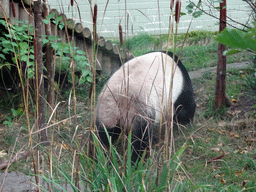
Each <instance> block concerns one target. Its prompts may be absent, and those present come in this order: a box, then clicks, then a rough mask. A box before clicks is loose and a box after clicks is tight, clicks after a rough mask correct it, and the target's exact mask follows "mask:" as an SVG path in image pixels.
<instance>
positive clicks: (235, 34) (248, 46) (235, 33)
mask: <svg viewBox="0 0 256 192" xmlns="http://www.w3.org/2000/svg"><path fill="white" fill-rule="evenodd" d="M216 40H217V41H218V42H219V43H222V44H224V45H227V46H231V47H232V48H231V49H229V50H227V51H225V52H224V54H225V55H232V54H235V53H239V52H241V51H251V52H253V53H254V54H256V25H254V27H253V28H251V29H250V30H248V31H247V32H244V31H240V30H238V29H228V28H225V29H224V30H223V31H222V32H221V33H220V34H219V35H218V36H217V37H216ZM253 70H254V72H253V73H252V74H251V75H249V76H247V77H246V82H247V84H248V86H249V87H251V88H252V89H253V90H256V65H255V64H254V66H253Z"/></svg>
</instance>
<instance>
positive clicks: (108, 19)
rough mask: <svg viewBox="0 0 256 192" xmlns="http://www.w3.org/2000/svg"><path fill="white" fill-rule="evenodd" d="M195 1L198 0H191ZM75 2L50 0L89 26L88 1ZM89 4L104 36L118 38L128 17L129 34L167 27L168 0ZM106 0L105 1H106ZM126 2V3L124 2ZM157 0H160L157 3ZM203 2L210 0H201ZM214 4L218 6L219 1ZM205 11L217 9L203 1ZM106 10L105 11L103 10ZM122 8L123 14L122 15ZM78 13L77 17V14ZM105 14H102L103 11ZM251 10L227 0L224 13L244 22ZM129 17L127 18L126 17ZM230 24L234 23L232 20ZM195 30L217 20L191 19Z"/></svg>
mask: <svg viewBox="0 0 256 192" xmlns="http://www.w3.org/2000/svg"><path fill="white" fill-rule="evenodd" d="M192 1H193V2H195V3H197V2H198V0H192ZM77 2H78V4H77V5H76V6H74V7H73V8H72V7H71V6H70V0H50V1H49V4H50V7H51V9H57V10H59V11H61V12H64V13H65V14H66V15H67V17H68V18H73V19H74V20H75V21H77V22H82V23H83V26H85V27H89V28H90V29H92V27H91V25H92V21H91V11H90V9H91V8H90V4H89V0H88V1H86V0H85V1H81V0H80V1H79V0H78V1H77ZM91 2H92V6H94V4H95V3H97V5H98V20H97V21H98V26H97V28H98V33H99V34H100V35H101V36H104V37H117V36H118V25H119V23H121V25H122V27H123V30H124V29H126V28H127V27H126V26H125V23H127V22H125V19H126V20H128V34H129V35H136V34H138V33H143V32H148V33H151V34H160V33H161V34H166V33H168V28H169V15H170V0H126V1H125V0H109V1H108V0H98V1H97V0H91ZM107 2H108V4H107ZM125 2H126V4H125ZM158 2H160V3H159V4H158ZM188 2H189V1H188V0H183V1H182V12H184V13H187V10H186V6H187V5H188ZM202 2H210V1H206V0H203V1H202ZM214 6H216V7H218V6H219V3H215V4H214ZM203 8H204V10H206V11H207V12H211V13H212V14H213V15H215V16H217V17H218V16H219V13H218V11H213V9H211V10H209V8H208V6H207V5H205V4H203ZM105 9H106V11H105V12H104V10H105ZM125 10H126V13H127V14H125ZM78 12H80V16H81V18H80V16H79V14H78ZM104 13H105V14H104ZM249 14H250V9H249V7H248V5H247V4H246V3H245V2H244V1H242V0H227V15H228V16H229V17H231V18H232V19H234V20H236V21H239V22H242V23H246V22H247V21H248V18H249ZM125 15H126V17H125ZM127 17H128V19H127ZM191 18H192V17H191V15H189V14H187V15H185V16H182V17H181V20H180V24H179V27H178V28H179V30H178V32H179V33H183V32H186V31H187V28H188V26H189V23H190V21H191ZM230 23H231V24H234V25H237V24H235V23H233V22H230ZM194 30H214V31H216V30H218V20H217V19H214V18H212V17H210V16H207V15H206V14H203V15H202V16H201V17H199V18H194V19H193V21H192V24H191V28H190V31H194Z"/></svg>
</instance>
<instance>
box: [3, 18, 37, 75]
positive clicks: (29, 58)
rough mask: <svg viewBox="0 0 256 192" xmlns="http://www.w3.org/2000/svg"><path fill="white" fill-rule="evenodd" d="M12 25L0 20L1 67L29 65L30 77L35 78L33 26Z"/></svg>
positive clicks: (22, 23)
mask: <svg viewBox="0 0 256 192" xmlns="http://www.w3.org/2000/svg"><path fill="white" fill-rule="evenodd" d="M20 23H21V25H11V24H8V25H7V23H6V22H5V20H0V25H1V37H0V53H1V54H0V67H1V66H3V65H5V66H7V67H9V69H10V65H6V64H15V65H18V64H20V63H21V62H26V63H27V64H28V70H27V72H28V75H29V76H30V77H31V76H33V71H32V70H31V69H32V66H33V65H34V48H33V45H32V39H33V37H32V36H31V35H30V34H32V33H33V27H32V25H27V24H24V22H20Z"/></svg>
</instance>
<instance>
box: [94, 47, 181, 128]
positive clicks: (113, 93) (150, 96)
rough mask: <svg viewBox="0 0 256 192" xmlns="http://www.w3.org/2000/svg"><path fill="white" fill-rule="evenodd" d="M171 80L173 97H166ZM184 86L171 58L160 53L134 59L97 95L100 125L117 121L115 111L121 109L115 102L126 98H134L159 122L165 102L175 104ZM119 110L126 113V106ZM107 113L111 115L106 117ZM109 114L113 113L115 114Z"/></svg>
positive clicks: (115, 74)
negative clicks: (152, 111) (169, 100)
mask: <svg viewBox="0 0 256 192" xmlns="http://www.w3.org/2000/svg"><path fill="white" fill-rule="evenodd" d="M172 71H174V73H172ZM173 74H174V75H173ZM172 77H173V87H172V95H169V93H170V88H171V79H172ZM183 84H184V79H183V76H182V73H181V71H180V69H179V68H178V67H177V64H176V63H175V62H174V60H173V59H172V58H171V57H170V56H168V55H166V54H164V53H162V52H152V53H148V54H145V55H142V56H140V57H136V58H134V59H132V60H130V61H128V62H127V63H125V64H124V65H123V67H121V68H120V69H119V70H118V71H116V72H115V73H114V74H113V76H112V77H111V78H110V79H109V81H108V82H107V84H106V85H105V87H104V89H103V91H102V92H101V94H100V95H99V102H98V109H99V117H100V118H101V120H102V121H103V123H104V121H107V122H109V121H110V119H111V118H117V117H115V116H118V114H117V113H118V110H117V108H118V107H120V103H119V106H117V102H118V101H119V99H120V100H121V98H123V97H124V96H125V97H127V98H137V99H138V100H139V101H141V102H143V103H145V104H146V105H147V106H149V107H152V108H154V109H155V111H156V118H155V121H157V122H158V121H159V120H160V115H161V111H163V113H165V111H166V108H167V104H168V99H169V98H172V99H171V101H172V103H174V101H176V99H177V98H178V96H179V95H180V94H181V92H182V89H183ZM124 105H125V104H124ZM122 108H124V109H125V108H126V106H123V107H122ZM107 111H109V112H110V113H109V114H108V113H106V112H107ZM111 111H112V112H113V111H115V114H112V113H111ZM109 115H111V116H110V117H109ZM112 121H113V120H112ZM107 122H106V123H107ZM113 123H114V122H113Z"/></svg>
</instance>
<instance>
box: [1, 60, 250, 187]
mask: <svg viewBox="0 0 256 192" xmlns="http://www.w3.org/2000/svg"><path fill="white" fill-rule="evenodd" d="M247 66H249V62H241V63H233V64H228V65H227V68H245V67H247ZM208 71H211V72H216V67H209V68H205V69H200V70H198V71H191V72H189V75H190V77H191V79H196V78H200V77H202V75H203V74H204V73H205V72H208ZM3 176H4V173H0V187H1V185H2V180H3ZM34 183H35V182H34V177H33V178H31V177H29V176H26V175H24V174H23V173H18V172H11V173H8V174H7V177H6V178H5V182H4V188H3V192H29V191H31V192H32V191H34V189H35V185H34ZM44 186H45V185H44ZM45 188H46V187H45ZM63 188H65V189H66V191H68V192H73V190H72V188H71V186H70V185H68V186H67V187H65V186H64V187H63ZM57 191H61V190H60V189H57Z"/></svg>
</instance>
